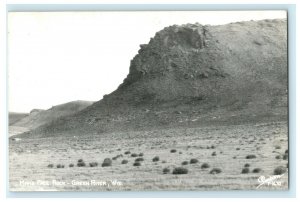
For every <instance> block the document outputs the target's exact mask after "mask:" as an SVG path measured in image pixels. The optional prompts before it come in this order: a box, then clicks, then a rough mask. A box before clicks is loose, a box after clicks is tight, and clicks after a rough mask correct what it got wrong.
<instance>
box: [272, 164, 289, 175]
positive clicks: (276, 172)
mask: <svg viewBox="0 0 300 202" xmlns="http://www.w3.org/2000/svg"><path fill="white" fill-rule="evenodd" d="M285 172H286V168H285V167H283V166H279V167H277V168H275V169H274V175H281V174H283V173H285Z"/></svg>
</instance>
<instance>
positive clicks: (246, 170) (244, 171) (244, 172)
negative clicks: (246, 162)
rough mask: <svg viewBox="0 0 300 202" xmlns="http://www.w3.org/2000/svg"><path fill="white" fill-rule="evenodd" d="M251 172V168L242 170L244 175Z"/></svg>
mask: <svg viewBox="0 0 300 202" xmlns="http://www.w3.org/2000/svg"><path fill="white" fill-rule="evenodd" d="M249 172H250V169H249V168H247V167H246V168H243V169H242V174H246V173H249Z"/></svg>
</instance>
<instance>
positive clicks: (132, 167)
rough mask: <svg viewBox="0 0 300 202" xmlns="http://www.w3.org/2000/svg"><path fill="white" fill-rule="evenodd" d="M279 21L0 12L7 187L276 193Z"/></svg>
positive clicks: (236, 15)
mask: <svg viewBox="0 0 300 202" xmlns="http://www.w3.org/2000/svg"><path fill="white" fill-rule="evenodd" d="M287 14H288V13H287V11H286V10H251V11H246V10H243V11H238V10H234V11H233V10H232V11H231V10H227V11H224V10H223V11H93V12H91V11H87V12H83V11H77V12H76V11H66V12H9V13H8V14H7V29H8V30H7V31H8V32H7V51H8V57H7V61H8V62H7V63H8V65H7V72H8V73H7V75H8V77H7V82H8V92H7V94H8V101H7V102H8V117H9V122H8V124H9V126H8V137H7V139H8V164H9V165H8V178H9V179H8V188H9V191H11V192H35V191H56V192H61V191H70V192H100V191H101V192H103V191H104V192H114V191H129V192H130V191H233V190H242V191H257V190H260V191H274V190H275V191H286V190H288V189H289V127H288V126H289V118H288V109H289V104H288V95H289V88H288V82H289V78H288V70H289V68H288V18H287Z"/></svg>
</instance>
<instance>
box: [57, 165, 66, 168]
mask: <svg viewBox="0 0 300 202" xmlns="http://www.w3.org/2000/svg"><path fill="white" fill-rule="evenodd" d="M64 167H65V166H64V165H61V164H57V165H56V168H64Z"/></svg>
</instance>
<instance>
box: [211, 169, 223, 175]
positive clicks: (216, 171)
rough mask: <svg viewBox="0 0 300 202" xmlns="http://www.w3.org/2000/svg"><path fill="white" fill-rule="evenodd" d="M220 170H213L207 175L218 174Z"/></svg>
mask: <svg viewBox="0 0 300 202" xmlns="http://www.w3.org/2000/svg"><path fill="white" fill-rule="evenodd" d="M221 172H222V170H221V169H220V168H213V169H212V170H211V171H210V172H209V173H210V174H219V173H221Z"/></svg>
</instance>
